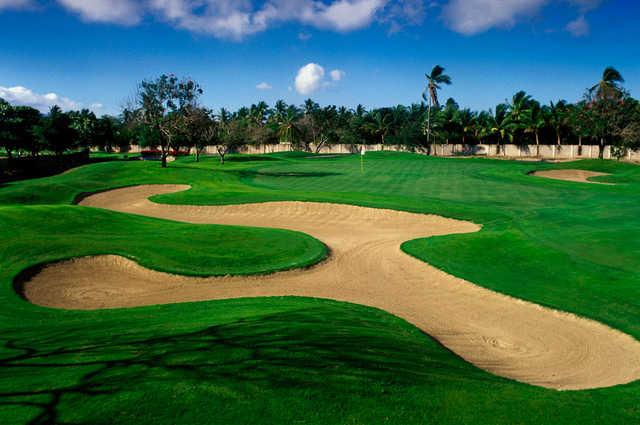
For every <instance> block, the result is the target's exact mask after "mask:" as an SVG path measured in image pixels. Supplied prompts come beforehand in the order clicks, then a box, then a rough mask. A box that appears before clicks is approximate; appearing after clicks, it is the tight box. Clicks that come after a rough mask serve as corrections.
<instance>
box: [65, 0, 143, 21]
mask: <svg viewBox="0 0 640 425" xmlns="http://www.w3.org/2000/svg"><path fill="white" fill-rule="evenodd" d="M58 3H60V4H61V5H62V6H64V7H66V8H67V9H69V10H71V11H72V12H75V13H77V14H79V15H80V17H81V18H82V19H84V20H85V21H89V22H113V23H116V24H120V25H134V24H137V23H138V22H140V19H141V16H142V10H141V9H140V5H139V3H138V2H135V1H132V0H58Z"/></svg>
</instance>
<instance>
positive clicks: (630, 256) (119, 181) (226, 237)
mask: <svg viewBox="0 0 640 425" xmlns="http://www.w3.org/2000/svg"><path fill="white" fill-rule="evenodd" d="M577 167H579V168H584V169H591V170H595V171H604V172H609V173H612V176H608V177H601V178H598V179H597V180H600V181H607V182H612V183H616V186H600V185H586V184H580V183H570V182H560V181H553V180H548V179H543V178H538V177H531V176H528V175H527V173H528V172H529V171H532V170H534V169H541V168H577ZM142 183H186V184H191V185H192V186H193V189H192V190H190V191H187V192H182V193H176V194H170V195H163V196H159V197H157V199H156V200H157V201H161V202H168V203H189V204H225V203H242V202H261V201H269V200H314V201H326V202H343V203H351V204H358V205H365V206H371V207H382V208H394V209H399V210H407V211H416V212H426V213H437V214H441V215H445V216H449V217H456V218H461V219H466V220H472V221H474V222H477V223H480V224H482V225H483V229H482V231H481V232H478V233H474V234H465V235H455V236H445V237H437V238H430V239H423V240H415V241H408V242H407V243H405V244H404V245H403V249H404V250H405V251H406V252H408V253H409V254H411V255H414V256H416V257H418V258H421V259H424V260H425V261H428V262H430V263H432V264H434V265H436V266H438V267H440V268H442V269H444V270H447V271H448V272H451V273H453V274H455V275H457V276H460V277H463V278H465V279H469V280H471V281H473V282H475V283H478V284H480V285H483V286H485V287H488V288H492V289H495V290H497V291H500V292H503V293H508V294H511V295H514V296H517V297H520V298H524V299H528V300H531V301H534V302H538V303H541V304H545V305H549V306H553V307H555V308H559V309H563V310H567V311H571V312H575V313H578V314H581V315H583V316H586V317H590V318H593V319H596V320H600V321H602V322H605V323H608V324H610V325H612V326H614V327H616V328H619V329H622V330H624V331H625V332H628V333H630V334H631V335H633V336H635V337H636V338H640V323H638V320H637V318H638V317H639V315H640V301H639V300H640V272H639V271H638V268H637V265H638V264H640V262H639V260H640V203H639V202H638V199H640V198H639V195H640V169H639V168H637V167H635V166H631V165H627V164H621V163H615V162H600V161H584V162H579V163H565V164H531V163H520V162H510V161H492V160H485V159H441V158H425V157H421V156H416V155H411V154H393V153H377V154H367V156H366V158H365V161H364V164H361V162H360V158H359V157H357V156H347V157H332V158H328V157H326V158H313V159H312V158H308V155H306V154H302V155H300V154H286V155H274V156H264V157H232V158H231V161H229V162H228V163H227V164H226V165H225V166H224V167H222V166H219V165H218V164H217V163H216V161H215V159H206V160H205V161H203V162H201V163H195V162H193V160H192V159H191V158H187V159H181V160H179V161H176V162H175V163H172V164H170V168H168V169H166V170H161V169H160V168H159V164H158V163H155V162H142V161H140V162H137V161H135V162H106V163H99V164H94V165H90V166H86V167H81V168H79V169H76V170H73V171H71V172H69V173H66V174H63V175H59V176H54V177H50V178H46V179H38V180H29V181H23V182H15V183H11V184H8V185H5V186H4V187H0V259H1V260H0V261H1V264H2V265H3V267H2V268H1V269H0V282H2V283H3V284H2V286H1V287H0V303H1V307H2V308H1V309H0V344H1V348H0V423H2V424H5V423H6V424H13V423H16V424H20V423H29V421H32V423H135V424H140V423H238V424H244V423H246V424H250V423H251V424H253V423H273V424H280V423H305V424H306V423H317V424H321V423H322V424H324V423H335V424H342V423H347V424H361V423H362V424H369V423H393V424H411V423H416V424H417V423H419V424H423V423H451V424H454V423H456V424H457V423H469V424H489V423H504V424H520V423H521V424H525V423H527V424H528V423H532V424H574V423H580V424H602V423H625V424H626V423H638V422H640V405H639V404H638V402H637V400H638V399H639V397H640V384H639V383H632V384H628V385H623V386H618V387H614V388H609V389H601V390H593V391H581V392H556V391H552V390H545V389H541V388H535V387H531V386H528V385H524V384H520V383H516V382H513V381H509V380H505V379H501V378H498V377H495V376H493V375H490V374H488V373H485V372H483V371H481V370H479V369H477V368H475V367H473V366H471V365H469V364H468V363H466V362H464V361H462V360H461V359H459V358H458V357H456V356H455V355H454V354H452V353H450V352H449V351H447V350H446V349H444V348H443V347H442V346H440V345H439V344H438V343H436V342H435V341H433V340H432V339H431V338H429V337H428V336H426V335H424V334H422V333H421V332H419V331H418V330H417V329H416V328H414V327H412V326H410V325H409V324H407V323H406V322H404V321H402V320H400V319H397V318H394V317H393V316H391V315H389V314H387V313H384V312H381V311H378V310H374V309H369V308H365V307H361V306H354V305H349V304H343V303H336V302H329V301H321V300H310V299H302V298H271V299H245V300H232V301H216V302H202V303H194V304H178V305H168V306H158V307H146V308H138V309H128V310H124V309H123V310H110V311H98V312H73V311H61V310H50V309H45V308H41V307H36V306H32V305H30V304H28V303H26V302H25V301H23V300H21V299H20V298H19V297H18V296H17V295H16V294H15V292H14V291H13V288H12V284H11V283H12V280H13V278H14V276H16V275H17V274H18V273H19V272H20V271H21V270H23V269H25V268H27V267H29V266H32V265H35V264H38V263H42V262H48V261H53V260H57V259H61V258H68V257H72V256H78V255H88V254H96V253H117V254H120V255H125V256H128V257H131V258H134V259H136V260H137V261H139V262H140V263H142V264H143V265H145V266H147V267H151V268H155V269H159V270H165V271H171V272H177V273H187V274H225V273H256V272H261V271H266V270H269V269H270V268H271V267H273V268H274V269H283V268H289V267H294V266H301V265H305V264H310V263H313V262H315V261H318V260H319V259H320V258H322V256H323V255H324V248H323V246H322V245H321V244H319V243H318V242H317V241H315V240H314V239H313V238H310V237H306V236H304V235H301V234H299V233H295V232H282V231H276V230H271V229H269V230H264V229H247V228H233V227H226V226H194V225H187V224H182V223H173V222H166V221H162V220H154V219H149V218H143V217H133V216H128V215H124V214H119V213H114V212H108V211H100V210H95V209H90V208H83V207H77V206H70V205H69V204H70V203H72V202H73V200H74V199H75V198H76V197H77V196H78V195H80V194H82V193H85V192H93V191H97V190H104V189H108V188H112V187H120V186H128V185H134V184H142ZM252 264H253V266H251V265H252ZM251 267H253V268H251Z"/></svg>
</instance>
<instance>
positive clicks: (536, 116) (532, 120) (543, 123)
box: [524, 101, 549, 156]
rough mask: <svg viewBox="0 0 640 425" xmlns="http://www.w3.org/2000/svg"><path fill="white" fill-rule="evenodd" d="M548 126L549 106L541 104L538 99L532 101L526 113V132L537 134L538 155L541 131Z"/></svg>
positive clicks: (538, 153) (538, 152) (537, 154)
mask: <svg viewBox="0 0 640 425" xmlns="http://www.w3.org/2000/svg"><path fill="white" fill-rule="evenodd" d="M548 126H549V113H548V110H547V108H543V107H542V106H540V103H538V102H537V101H532V102H531V106H530V107H529V109H528V110H527V111H526V113H525V115H524V127H525V129H524V132H525V133H532V134H533V135H534V136H535V140H536V156H540V132H541V131H542V130H543V129H545V128H547V127H548Z"/></svg>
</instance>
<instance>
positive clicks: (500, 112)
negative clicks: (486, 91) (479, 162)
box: [491, 103, 513, 154]
mask: <svg viewBox="0 0 640 425" xmlns="http://www.w3.org/2000/svg"><path fill="white" fill-rule="evenodd" d="M492 121H493V126H492V127H491V133H492V134H497V135H498V137H499V141H498V152H497V153H498V154H499V153H500V147H501V146H502V145H503V144H504V138H505V137H506V136H507V135H509V138H513V135H512V134H509V130H510V129H511V128H512V126H511V124H510V123H509V105H507V104H505V103H501V104H499V105H498V106H496V111H495V113H494V114H493V120H492ZM504 153H505V154H506V151H505V152H504Z"/></svg>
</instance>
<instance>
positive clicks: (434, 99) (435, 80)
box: [422, 65, 451, 108]
mask: <svg viewBox="0 0 640 425" xmlns="http://www.w3.org/2000/svg"><path fill="white" fill-rule="evenodd" d="M425 77H426V78H427V87H426V88H425V90H424V92H423V93H422V98H423V99H424V100H425V101H426V100H429V101H430V102H431V105H432V106H433V107H435V108H439V107H440V103H439V102H438V90H440V89H441V88H442V86H441V85H442V84H446V85H450V84H451V77H450V76H448V75H447V74H445V73H444V68H443V67H441V66H440V65H436V66H434V67H433V69H432V70H431V73H430V74H425ZM427 92H428V98H429V99H427Z"/></svg>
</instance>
